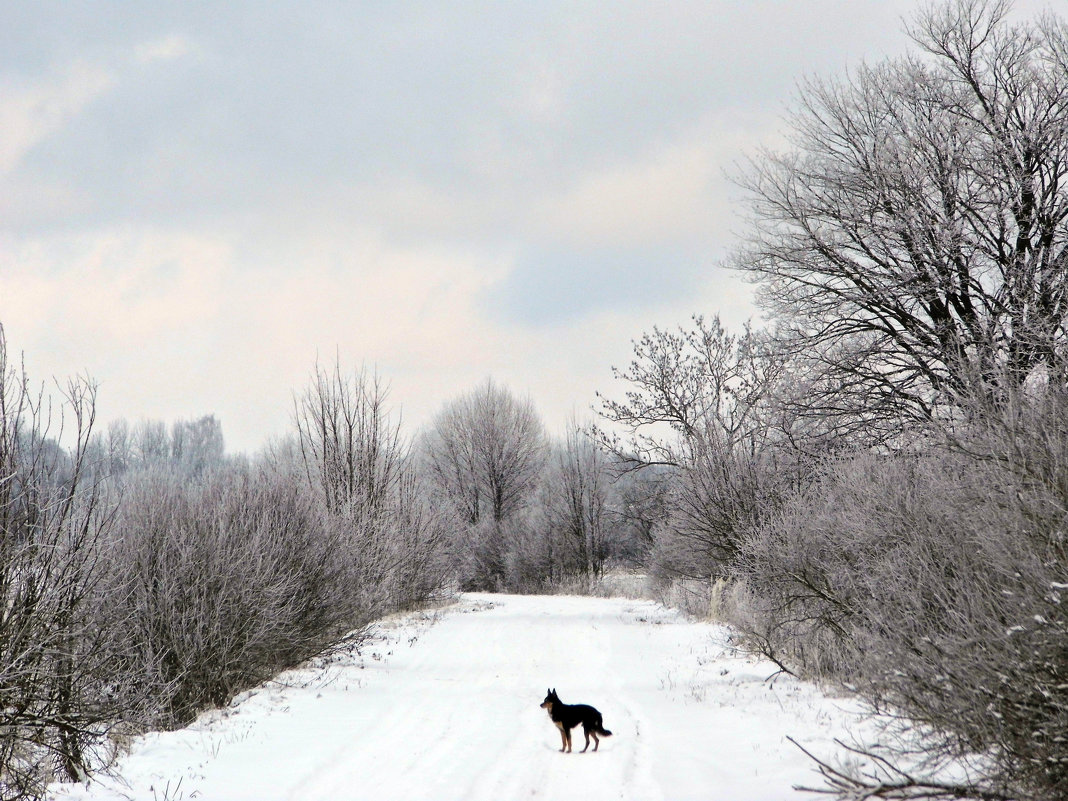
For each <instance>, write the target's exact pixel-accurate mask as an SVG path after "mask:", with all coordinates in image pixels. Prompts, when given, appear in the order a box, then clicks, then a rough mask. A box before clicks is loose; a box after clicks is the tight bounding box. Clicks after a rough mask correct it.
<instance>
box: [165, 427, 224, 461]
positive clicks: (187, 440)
mask: <svg viewBox="0 0 1068 801" xmlns="http://www.w3.org/2000/svg"><path fill="white" fill-rule="evenodd" d="M225 451H226V443H225V440H224V438H223V432H222V425H221V424H220V422H219V421H218V420H216V419H215V415H213V414H209V415H205V416H203V417H200V418H197V419H196V420H179V421H178V422H176V423H174V425H172V426H171V459H172V460H173V461H175V462H176V463H178V464H179V465H181V467H182V469H183V470H185V471H186V472H189V473H194V474H196V473H202V472H203V471H204V470H207V469H208V468H210V467H214V466H217V465H218V464H219V463H220V462H222V460H223V455H224V453H225Z"/></svg>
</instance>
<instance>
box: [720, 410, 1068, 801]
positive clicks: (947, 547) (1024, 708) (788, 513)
mask: <svg viewBox="0 0 1068 801" xmlns="http://www.w3.org/2000/svg"><path fill="white" fill-rule="evenodd" d="M977 419H982V420H984V421H985V422H983V423H982V424H981V425H980V424H978V423H973V424H971V425H970V426H969V427H968V429H967V433H966V434H962V433H960V430H959V429H958V430H957V432H956V434H955V435H954V437H953V438H952V441H951V442H950V444H949V445H948V446H947V447H943V448H940V449H928V450H927V451H926V452H925V453H924V454H923V455H920V456H913V455H908V454H898V455H895V456H886V455H883V456H874V455H870V454H867V455H862V456H856V457H852V458H847V459H846V458H843V459H840V460H836V461H833V462H830V463H828V464H827V465H826V466H825V469H824V471H823V473H822V475H821V477H820V480H819V481H817V482H816V484H815V485H814V486H813V487H812V488H811V489H810V491H808V492H806V493H805V494H804V495H803V496H799V497H797V498H796V499H795V500H794V501H793V502H792V503H790V504H789V505H788V506H787V507H786V508H785V510H784V511H783V512H782V513H781V514H779V515H778V516H777V518H776V519H774V520H773V521H772V522H770V523H769V524H767V525H766V526H764V527H763V528H761V529H760V530H759V531H758V532H757V533H756V534H755V535H754V536H752V537H751V538H750V539H749V540H748V541H747V543H746V545H745V547H744V550H743V558H742V560H741V562H740V567H739V570H738V574H737V577H738V580H739V581H740V582H741V583H740V584H739V585H738V588H736V590H735V596H734V597H733V599H732V603H733V611H732V619H733V622H734V623H735V624H736V625H737V626H738V627H739V629H741V630H742V631H743V632H744V635H745V636H746V637H747V638H748V641H749V643H750V645H752V646H754V647H756V648H757V649H758V650H760V651H762V652H764V653H765V654H767V655H769V656H771V657H772V658H774V659H776V660H777V661H779V663H780V664H782V665H783V666H784V667H786V668H788V669H789V670H791V671H794V672H797V673H805V674H809V675H817V676H823V677H827V678H831V679H833V680H837V681H838V682H841V683H843V684H846V685H848V686H849V687H850V688H853V689H856V690H857V691H859V692H860V693H861V695H862V696H863V697H864V698H866V699H867V700H868V701H869V702H870V703H871V704H872V707H873V708H874V709H876V710H878V711H881V712H885V713H887V714H888V715H889V716H890V717H892V718H893V719H894V720H895V721H896V723H897V724H898V726H904V727H905V728H907V729H908V730H909V733H910V737H909V738H907V740H906V741H907V742H910V743H911V745H912V746H918V745H920V746H922V748H923V750H924V752H925V754H926V757H927V759H928V760H929V763H930V764H931V765H932V766H937V765H939V764H940V763H942V762H945V761H947V760H953V759H961V758H968V757H977V756H978V757H981V758H982V760H983V762H982V764H983V765H984V766H985V768H984V772H983V773H981V774H980V778H979V779H977V780H976V786H977V787H979V788H980V789H982V790H983V791H984V792H987V793H989V794H991V795H989V797H992V798H993V797H1001V795H1004V796H1005V797H1013V798H1031V799H1058V798H1065V797H1068V740H1066V739H1065V738H1064V731H1065V730H1066V728H1068V680H1066V679H1068V651H1066V650H1065V647H1064V643H1065V642H1068V614H1066V609H1065V604H1068V536H1066V534H1068V399H1066V398H1065V397H1064V396H1062V395H1059V394H1057V393H1055V392H1052V391H1051V392H1049V393H1048V394H1044V395H1042V396H1041V397H1036V396H1032V397H1029V398H1025V399H1023V400H1021V401H1019V402H1016V403H1006V402H1004V401H1002V402H1000V403H999V411H998V413H997V414H996V415H994V414H987V415H985V416H982V417H980V418H977ZM899 783H900V784H908V782H899ZM895 792H899V793H900V795H898V796H890V795H889V792H888V794H887V796H886V797H909V793H910V792H911V788H909V787H906V786H901V787H899V788H897V790H896V791H895ZM998 794H1001V795H998ZM935 797H939V796H935ZM946 797H950V796H949V795H947V796H946Z"/></svg>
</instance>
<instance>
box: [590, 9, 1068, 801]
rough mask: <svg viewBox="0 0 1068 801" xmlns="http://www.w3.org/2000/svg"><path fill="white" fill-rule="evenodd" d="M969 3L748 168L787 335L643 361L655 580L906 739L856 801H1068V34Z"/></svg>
mask: <svg viewBox="0 0 1068 801" xmlns="http://www.w3.org/2000/svg"><path fill="white" fill-rule="evenodd" d="M1008 14H1009V6H1008V4H1007V3H1002V2H987V1H986V0H956V1H955V2H949V3H944V4H942V5H937V6H931V7H928V8H926V9H925V10H923V11H922V12H921V13H920V14H919V15H918V16H917V17H916V18H915V19H914V21H913V23H912V24H911V26H910V27H909V33H910V35H911V37H912V39H913V41H914V43H915V49H914V52H913V53H912V54H910V55H908V56H906V57H904V58H901V59H897V60H889V61H884V62H881V63H878V64H875V65H865V66H862V67H860V68H857V69H856V70H854V71H853V72H852V73H850V74H849V75H847V76H846V77H844V78H842V79H839V80H812V81H809V82H807V83H805V84H803V85H802V87H801V89H800V99H799V107H798V108H797V109H796V111H795V114H794V116H793V118H792V120H791V123H790V124H791V128H792V130H791V135H790V137H789V141H790V149H789V150H788V151H787V152H783V153H777V152H772V151H766V152H763V153H762V154H760V156H759V157H757V158H756V159H755V160H754V161H753V162H752V164H751V165H750V167H749V169H748V172H747V174H746V177H745V178H744V179H743V182H744V185H745V187H746V188H747V189H748V191H749V193H750V197H751V198H752V203H751V217H752V228H751V232H750V235H749V237H748V239H747V241H746V242H745V243H744V244H743V245H742V246H741V247H740V248H739V249H738V251H737V253H736V255H735V256H734V258H733V266H734V267H735V268H737V269H739V270H742V271H744V272H745V273H746V274H747V275H749V276H750V277H751V278H752V279H753V280H754V281H755V283H756V284H757V287H758V291H759V293H760V298H761V301H762V303H763V305H764V308H765V310H766V312H767V315H768V319H769V321H770V324H769V326H768V328H767V330H764V331H750V330H746V331H743V332H740V333H734V334H732V333H730V332H727V331H725V330H724V329H723V328H722V327H721V326H720V325H719V323H718V321H717V320H711V321H706V320H704V319H701V318H697V319H695V321H694V323H693V325H692V326H690V327H688V328H683V329H680V330H678V331H666V330H659V329H656V330H654V331H653V332H652V333H650V334H648V335H646V336H644V337H643V338H642V339H640V340H639V341H638V342H636V343H635V358H634V361H633V362H632V363H631V365H630V366H629V367H628V368H627V369H626V370H622V371H618V372H617V376H618V378H620V379H621V380H622V381H623V382H624V383H625V385H626V387H627V391H626V393H625V399H624V400H622V401H615V400H611V399H610V398H605V399H603V412H604V417H605V418H606V423H605V424H604V425H603V429H604V430H602V431H601V432H600V435H599V436H600V439H601V441H602V443H603V444H604V445H605V446H606V447H607V448H608V449H609V450H610V451H612V452H613V453H614V454H615V455H616V458H617V459H619V460H620V462H621V464H624V465H629V466H630V467H632V468H633V469H634V470H637V471H639V472H641V471H643V470H650V469H653V470H657V471H659V472H658V474H659V475H660V476H661V477H662V478H665V477H666V480H667V491H666V494H665V496H664V499H663V500H664V509H665V514H664V516H663V518H662V519H661V521H660V522H658V524H657V525H655V526H654V529H653V539H654V544H653V548H652V550H651V552H650V564H651V566H652V567H653V568H654V570H655V571H656V572H657V573H658V574H659V575H661V576H663V577H665V579H668V580H670V579H671V577H675V580H677V581H682V582H686V581H687V580H688V581H689V584H690V586H691V587H701V586H707V587H708V588H709V589H708V594H707V596H706V598H707V600H708V602H709V603H711V604H712V605H714V606H715V609H716V612H717V613H718V614H719V615H721V616H723V617H724V618H726V619H727V620H728V621H730V622H731V623H733V624H734V628H735V630H736V631H737V632H739V637H740V640H741V642H742V644H744V645H745V646H747V647H749V648H752V649H754V650H756V651H758V652H760V653H761V654H763V655H764V656H766V657H768V658H770V659H771V660H773V661H774V662H775V663H777V664H778V665H779V666H780V667H781V669H782V670H783V671H787V672H789V673H793V674H796V675H800V676H805V677H812V678H817V679H821V680H825V681H830V682H834V683H837V684H838V685H840V686H842V687H845V688H848V689H849V690H850V691H853V692H856V693H859V694H860V696H861V697H862V698H863V699H865V700H866V701H867V702H868V703H869V705H870V707H871V709H872V711H873V712H874V713H875V714H876V719H877V720H879V721H881V722H882V723H883V725H884V726H885V727H886V731H885V732H884V733H883V735H882V736H881V737H880V738H879V744H878V745H876V744H871V745H869V746H859V747H856V748H850V749H849V750H848V751H846V752H844V753H843V754H840V755H838V756H835V755H829V754H817V755H814V756H815V757H817V758H818V759H819V761H820V762H821V766H820V767H821V770H822V772H823V775H824V778H825V779H826V782H827V785H826V786H825V787H824V788H822V789H823V790H824V791H825V792H829V793H830V794H832V795H836V796H838V797H841V798H850V799H852V798H897V799H907V798H917V799H918V798H924V799H931V798H936V799H950V798H981V799H988V800H990V799H1035V800H1038V799H1041V800H1042V801H1056V800H1057V799H1064V798H1068V738H1066V736H1065V732H1066V731H1068V648H1066V644H1068V614H1066V605H1068V28H1066V25H1065V23H1064V21H1063V20H1061V19H1059V18H1057V17H1055V16H1053V15H1051V14H1047V15H1045V16H1043V17H1041V18H1040V19H1038V20H1035V21H1032V22H1022V23H1018V24H1013V23H1011V22H1010V20H1009V17H1008Z"/></svg>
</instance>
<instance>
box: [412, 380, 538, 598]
mask: <svg viewBox="0 0 1068 801" xmlns="http://www.w3.org/2000/svg"><path fill="white" fill-rule="evenodd" d="M423 446H424V447H423V450H424V453H425V457H426V458H425V461H426V469H427V471H428V474H429V475H430V477H431V479H432V481H433V482H434V484H435V485H436V487H437V489H438V491H439V493H440V494H441V495H442V497H443V498H445V499H447V500H448V501H449V502H450V503H451V504H452V505H453V507H454V509H456V511H457V516H458V517H459V518H460V520H462V522H463V523H464V524H465V525H466V526H467V529H468V532H469V534H470V535H471V536H473V537H474V538H475V547H474V549H471V548H470V547H466V548H464V549H463V550H464V552H465V553H466V554H467V555H469V556H471V557H472V558H473V560H474V564H473V565H471V566H470V568H469V571H468V572H469V573H470V575H468V576H467V578H468V579H469V580H470V581H472V582H474V585H473V586H478V587H481V588H486V587H493V586H496V585H497V584H499V583H500V582H501V581H503V577H504V548H505V543H504V537H503V532H502V526H503V524H504V523H505V522H506V521H507V520H509V519H510V518H512V517H514V516H515V515H516V514H517V513H518V512H519V511H520V510H521V509H522V507H523V505H524V504H525V503H526V501H527V500H528V498H529V497H530V495H531V493H532V492H533V491H534V489H535V487H536V482H537V480H538V475H539V471H540V470H541V468H542V465H543V464H544V461H545V455H546V448H547V441H546V437H545V431H544V428H543V427H542V424H541V421H540V420H539V418H538V415H537V413H536V412H535V410H534V406H533V404H532V403H531V402H530V400H529V399H525V400H520V399H517V398H516V397H515V396H513V395H512V394H511V393H510V392H509V391H508V390H506V389H504V388H502V387H498V386H497V385H496V384H494V383H493V381H486V382H485V383H484V384H482V385H481V386H480V387H478V388H477V389H475V390H474V391H472V392H470V393H468V394H467V395H463V396H461V397H460V398H458V399H456V400H454V401H452V402H450V403H448V404H446V406H445V408H444V409H442V411H441V412H439V413H438V415H437V416H436V417H435V418H434V421H433V423H432V425H431V428H430V430H429V431H428V432H427V434H426V435H425V437H424V441H423Z"/></svg>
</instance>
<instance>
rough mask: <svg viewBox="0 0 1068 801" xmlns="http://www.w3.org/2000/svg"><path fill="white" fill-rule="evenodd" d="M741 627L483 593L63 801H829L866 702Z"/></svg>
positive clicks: (415, 620)
mask: <svg viewBox="0 0 1068 801" xmlns="http://www.w3.org/2000/svg"><path fill="white" fill-rule="evenodd" d="M727 635H728V631H727V630H726V629H724V628H723V627H720V626H716V625H712V624H705V623H693V622H689V621H687V620H686V619H685V618H684V617H682V616H681V615H680V614H679V613H678V612H676V611H673V610H669V609H665V608H664V607H661V606H659V605H657V604H655V603H652V602H649V601H634V600H626V599H603V598H584V597H571V596H536V597H534V596H506V595H481V594H469V595H464V596H462V597H461V599H460V601H459V602H458V603H457V604H455V605H453V606H450V607H448V608H446V609H444V610H441V611H440V612H438V613H435V614H433V615H428V614H426V613H423V614H414V615H404V616H397V617H395V618H391V619H388V620H385V621H383V622H381V623H379V624H377V626H376V632H375V638H374V640H373V641H372V642H371V643H370V644H368V645H365V646H363V647H362V648H361V652H360V653H355V652H354V653H351V654H345V655H343V656H342V657H341V658H338V659H334V660H331V661H330V662H329V663H325V664H323V663H320V664H313V665H309V666H306V667H304V668H301V669H299V670H294V671H290V672H288V673H286V674H284V675H283V676H281V677H279V679H277V680H276V681H273V682H270V683H269V684H267V685H264V686H262V687H260V688H257V689H256V690H253V691H251V692H249V693H245V694H243V695H242V696H240V697H239V698H237V699H235V701H234V702H233V703H232V704H231V705H230V706H228V707H227V708H225V709H221V710H213V711H211V712H207V713H205V714H203V715H202V716H201V717H200V718H199V719H198V720H197V721H196V722H195V723H194V724H193V725H191V726H189V727H188V728H186V729H182V730H180V731H172V732H162V733H152V734H148V735H145V736H142V737H138V738H136V739H135V740H134V742H133V744H132V746H131V748H130V751H129V753H128V754H127V755H125V756H124V757H123V758H122V759H120V760H119V762H118V764H117V765H116V767H115V771H114V775H113V776H102V777H98V778H95V779H93V780H92V781H91V782H90V783H89V784H87V785H86V784H78V785H53V786H52V788H51V789H50V795H49V797H50V798H54V799H95V800H96V801H103V800H105V799H106V800H107V801H115V800H116V799H124V800H125V799H148V800H150V801H163V799H169V801H180V800H182V799H207V800H213V799H218V800H219V801H241V800H242V799H250V800H251V799H255V801H265V800H267V799H279V800H281V799H302V801H307V800H309V799H312V800H314V799H330V800H331V801H345V800H346V799H373V800H374V801H389V799H405V801H417V799H435V800H437V801H440V800H442V799H473V800H474V801H478V799H487V800H489V799H492V800H493V801H501V800H502V799H539V798H543V799H559V798H582V799H588V800H589V801H596V799H609V798H610V799H641V800H642V801H655V800H656V799H671V800H672V801H677V800H681V799H702V800H703V801H715V799H723V801H765V800H766V801H784V800H786V799H793V798H811V796H810V795H809V794H807V793H802V792H800V791H797V790H794V789H793V786H794V785H798V784H801V785H810V786H811V785H818V784H819V777H818V776H817V775H816V774H815V773H814V769H813V768H814V766H813V763H812V762H811V761H810V760H809V759H808V758H807V757H806V756H805V755H804V754H803V753H801V751H800V750H799V749H798V748H797V747H796V746H795V745H793V744H792V743H790V742H789V741H788V740H787V737H793V738H794V739H796V740H797V741H798V742H799V743H800V744H801V745H803V746H804V747H805V748H807V749H808V750H809V751H812V752H813V753H815V754H818V755H821V756H829V755H832V754H833V753H834V752H835V750H836V749H835V747H834V745H833V742H832V741H833V739H834V738H835V737H839V738H843V737H845V736H847V735H846V732H847V730H850V729H851V728H853V727H854V726H855V724H856V722H857V716H858V714H859V708H858V707H857V706H856V705H855V704H854V703H853V702H852V701H850V700H848V699H844V698H834V697H828V696H826V695H824V694H823V693H821V692H820V690H819V689H818V688H816V687H815V686H813V685H810V684H806V683H803V682H799V681H796V680H794V679H792V678H790V677H788V676H784V675H780V676H778V677H776V678H774V679H773V680H768V677H769V676H771V675H772V674H774V673H775V672H776V668H775V667H774V666H773V665H771V664H770V663H766V662H762V661H759V660H755V659H752V658H748V657H746V656H744V655H741V654H739V653H737V652H735V651H734V650H733V649H731V647H730V646H729V645H728V643H727ZM547 687H554V688H556V689H557V691H558V692H559V694H560V697H561V699H562V700H563V701H564V702H565V703H586V704H592V705H593V706H595V707H597V708H598V709H599V710H600V711H601V713H602V714H603V716H604V725H605V727H606V728H608V729H610V730H611V731H612V732H613V735H614V736H612V737H607V738H602V739H601V745H600V750H599V751H598V752H597V753H594V752H593V751H592V745H591V750H590V751H589V752H587V753H584V754H580V753H579V750H580V749H581V747H582V744H583V742H584V739H583V736H582V732H581V729H577V730H576V731H575V732H574V742H575V743H576V746H577V747H576V748H575V751H574V753H571V754H561V753H560V752H559V747H560V737H559V734H558V732H557V729H556V728H555V726H553V725H552V723H551V722H550V720H549V718H548V715H547V714H546V713H545V711H544V710H542V709H540V708H539V704H540V703H541V701H542V698H543V697H544V695H545V690H546V688H547Z"/></svg>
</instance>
